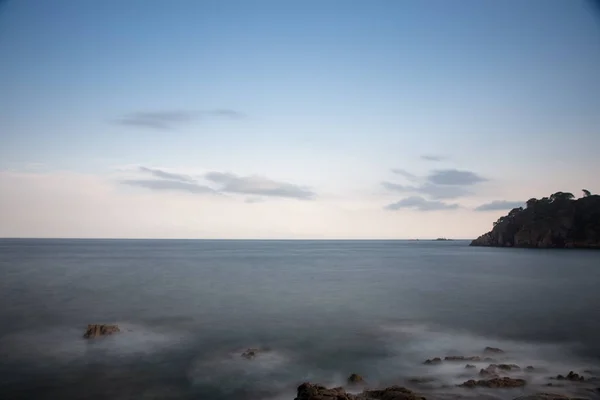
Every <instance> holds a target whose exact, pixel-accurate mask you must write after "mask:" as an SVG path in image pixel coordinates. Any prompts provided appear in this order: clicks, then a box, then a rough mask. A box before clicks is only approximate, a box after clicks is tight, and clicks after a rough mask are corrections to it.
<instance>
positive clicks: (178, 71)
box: [0, 0, 600, 240]
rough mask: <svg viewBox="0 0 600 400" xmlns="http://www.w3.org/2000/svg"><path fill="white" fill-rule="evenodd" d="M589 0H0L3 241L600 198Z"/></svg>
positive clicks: (250, 226)
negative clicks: (585, 194)
mask: <svg viewBox="0 0 600 400" xmlns="http://www.w3.org/2000/svg"><path fill="white" fill-rule="evenodd" d="M598 10H599V9H595V8H594V7H593V3H592V2H591V1H584V0H581V1H560V0H547V1H542V0H533V1H528V2H521V1H516V0H509V1H503V2H481V1H472V0H468V1H462V2H452V3H450V2H446V1H441V0H431V1H405V2H392V1H383V2H376V3H373V2H367V1H364V2H350V3H349V2H342V1H331V2H326V3H324V2H318V1H306V2H302V3H287V2H278V1H268V0H265V1H257V2H245V1H227V0H226V1H218V2H217V1H206V2H195V1H180V2H170V3H169V2H164V1H156V0H146V1H138V0H132V1H128V2H121V1H116V0H109V1H104V2H100V3H90V2H79V1H74V0H55V1H48V2H41V3H40V2H36V1H33V0H22V1H14V0H12V1H11V0H8V1H4V2H1V3H0V57H1V58H2V60H3V61H2V63H1V64H0V68H1V70H2V73H1V74H0V87H2V88H3V89H2V90H1V91H0V104H2V106H1V107H0V135H1V138H0V237H5V238H10V237H19V238H107V239H109V238H115V239H128V238H139V239H151V238H157V239H158V238H161V239H169V238H178V239H273V240H277V239H300V240H307V239H312V240H318V239H334V240H336V239H337V240H343V239H361V240H368V239H373V240H389V239H394V240H410V239H435V238H438V237H446V238H452V239H463V240H468V239H472V238H475V237H477V236H479V235H481V234H483V233H485V232H487V231H489V230H490V229H491V228H492V223H493V221H495V220H496V219H497V218H498V217H499V216H500V215H504V214H506V213H507V212H508V211H509V210H510V209H511V208H513V207H517V206H519V205H524V203H525V201H526V200H527V199H529V198H531V197H537V198H540V197H544V196H549V195H550V194H552V193H554V192H557V191H568V192H572V193H573V194H575V196H576V197H580V196H581V190H582V189H587V190H590V191H591V192H592V193H599V192H600V182H598V178H597V171H598V170H600V159H599V158H598V157H597V153H598V149H600V113H599V112H598V104H600V79H598V71H600V46H598V43H600V14H599V13H598Z"/></svg>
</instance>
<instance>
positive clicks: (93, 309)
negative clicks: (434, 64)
mask: <svg viewBox="0 0 600 400" xmlns="http://www.w3.org/2000/svg"><path fill="white" fill-rule="evenodd" d="M599 287H600V252H596V251H579V250H572V251H570V250H527V249H494V248H472V247H469V246H468V243H467V242H464V241H447V242H442V241H440V242H436V241H193V240H189V241H187V240H181V241H179V240H16V239H14V240H13V239H4V240H0V305H1V308H0V360H2V361H1V364H0V398H2V399H5V398H6V399H13V398H15V399H17V398H31V399H46V398H48V399H88V398H89V399H104V398H111V399H129V398H136V399H137V398H144V399H154V398H156V399H166V398H169V399H290V400H291V399H293V397H294V394H295V387H296V386H297V385H298V384H299V383H301V382H302V381H304V380H309V381H313V382H320V383H324V384H341V383H343V380H344V378H345V377H346V376H347V375H349V374H350V373H351V372H358V373H361V374H363V375H365V376H366V377H368V380H369V382H370V383H373V384H375V385H377V384H382V385H383V384H388V383H401V382H402V380H403V379H405V378H406V377H409V376H415V375H419V376H423V375H428V374H435V375H436V376H441V377H442V378H443V379H445V380H446V381H447V382H448V383H450V384H454V383H460V381H462V380H464V379H462V380H461V379H459V378H457V377H456V375H457V374H456V372H457V370H453V369H452V368H451V367H446V366H444V367H442V368H439V369H438V370H436V371H431V369H428V368H429V367H425V366H423V365H422V362H423V360H424V359H426V358H431V357H435V356H444V355H447V354H450V353H452V354H464V355H470V354H471V353H475V352H480V351H481V349H482V348H483V347H485V346H487V345H494V346H498V347H503V348H506V349H509V350H510V351H512V352H513V353H512V354H513V355H514V357H515V359H517V360H519V361H521V362H523V363H525V362H527V363H538V364H540V363H543V364H544V365H545V368H546V369H548V371H549V372H552V373H554V369H556V370H557V371H559V373H566V372H568V370H570V369H573V368H597V367H598V365H599V364H600V344H599V340H598V338H599V337H600V291H599V290H598V289H599ZM88 323H118V324H119V325H120V326H121V328H122V330H123V332H122V333H120V334H118V335H115V336H111V337H107V338H102V339H97V340H92V341H86V340H84V339H82V335H83V332H84V330H85V326H86V325H87V324H88ZM249 347H265V348H267V349H268V350H269V351H266V352H264V353H263V354H260V356H259V357H257V358H256V359H254V360H250V361H249V360H245V359H242V358H241V357H240V353H241V352H242V351H243V350H244V349H246V348H249ZM467 353H468V354H467ZM457 368H464V365H460V366H459V367H457ZM564 369H566V370H564ZM540 379H541V378H540Z"/></svg>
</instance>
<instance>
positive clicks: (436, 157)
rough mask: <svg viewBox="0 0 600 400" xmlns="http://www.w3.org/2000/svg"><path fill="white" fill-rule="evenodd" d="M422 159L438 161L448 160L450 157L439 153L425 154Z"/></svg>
mask: <svg viewBox="0 0 600 400" xmlns="http://www.w3.org/2000/svg"><path fill="white" fill-rule="evenodd" d="M421 159H422V160H425V161H436V162H437V161H444V160H447V159H448V157H446V156H442V155H439V154H423V155H422V156H421Z"/></svg>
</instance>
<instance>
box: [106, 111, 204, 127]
mask: <svg viewBox="0 0 600 400" xmlns="http://www.w3.org/2000/svg"><path fill="white" fill-rule="evenodd" d="M192 119H194V115H193V113H190V112H187V111H151V112H137V113H132V114H128V115H125V116H124V117H121V118H119V119H118V120H117V123H119V124H121V125H129V126H137V127H142V128H151V129H157V130H166V129H172V128H174V127H175V126H176V125H180V124H182V123H185V122H189V121H191V120H192Z"/></svg>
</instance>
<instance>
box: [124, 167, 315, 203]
mask: <svg viewBox="0 0 600 400" xmlns="http://www.w3.org/2000/svg"><path fill="white" fill-rule="evenodd" d="M129 171H130V172H131V171H135V172H137V173H138V174H139V173H141V174H143V175H146V176H148V175H150V176H151V177H152V178H145V179H140V178H137V177H136V178H135V179H131V178H130V179H125V180H121V183H122V184H125V185H130V186H138V187H143V188H146V189H150V190H156V191H161V190H170V191H181V192H187V193H193V194H210V193H212V194H243V195H249V196H248V197H247V198H246V199H245V202H246V203H258V202H261V201H264V200H265V198H268V197H281V198H290V199H300V200H309V199H312V198H314V197H315V193H314V192H313V191H312V190H310V189H309V188H307V187H304V186H299V185H295V184H292V183H288V182H279V181H274V180H271V179H268V178H265V177H261V176H239V175H235V174H232V173H226V172H216V171H213V172H208V173H206V174H204V175H202V176H201V177H199V178H198V179H196V178H194V177H192V176H190V175H187V174H183V173H178V172H172V171H167V170H164V169H160V168H152V167H145V166H137V167H135V168H134V169H133V170H132V169H129ZM202 182H204V183H202Z"/></svg>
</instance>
